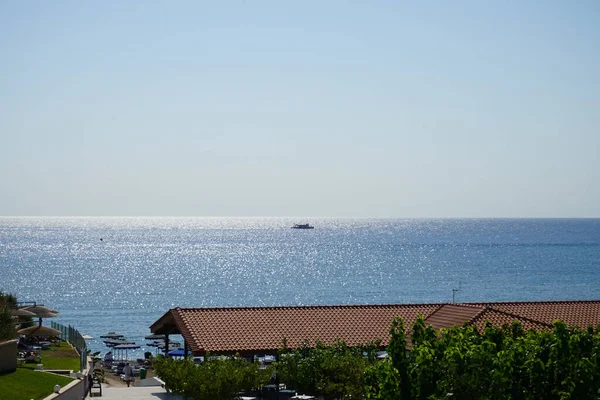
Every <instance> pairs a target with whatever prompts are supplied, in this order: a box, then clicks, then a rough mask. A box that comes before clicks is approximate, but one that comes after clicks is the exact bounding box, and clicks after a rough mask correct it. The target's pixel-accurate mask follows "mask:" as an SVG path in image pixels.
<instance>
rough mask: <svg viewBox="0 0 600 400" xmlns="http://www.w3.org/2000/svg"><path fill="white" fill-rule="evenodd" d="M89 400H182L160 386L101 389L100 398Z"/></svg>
mask: <svg viewBox="0 0 600 400" xmlns="http://www.w3.org/2000/svg"><path fill="white" fill-rule="evenodd" d="M86 399H90V400H97V399H99V400H167V399H168V400H183V398H182V397H181V396H175V395H173V394H169V393H167V391H166V390H165V389H163V388H161V387H160V386H152V387H135V386H132V387H118V386H110V387H102V397H86Z"/></svg>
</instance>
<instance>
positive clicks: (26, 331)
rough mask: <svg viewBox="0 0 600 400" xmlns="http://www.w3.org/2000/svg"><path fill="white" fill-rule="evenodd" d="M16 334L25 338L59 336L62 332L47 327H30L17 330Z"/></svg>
mask: <svg viewBox="0 0 600 400" xmlns="http://www.w3.org/2000/svg"><path fill="white" fill-rule="evenodd" d="M17 333H18V334H19V335H25V336H59V335H60V334H61V333H62V332H61V331H59V330H57V329H54V328H50V327H49V326H30V327H29V328H23V329H19V330H18V331H17Z"/></svg>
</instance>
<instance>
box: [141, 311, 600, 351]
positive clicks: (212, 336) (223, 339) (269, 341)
mask: <svg viewBox="0 0 600 400" xmlns="http://www.w3.org/2000/svg"><path fill="white" fill-rule="evenodd" d="M419 314H422V315H423V316H424V317H425V320H426V322H427V323H429V324H431V325H432V326H433V327H434V328H436V329H439V328H444V327H450V326H453V325H462V324H464V323H465V322H467V323H472V324H475V325H477V326H478V327H480V329H481V328H482V327H483V326H484V325H485V322H486V321H488V320H489V321H490V322H492V324H494V325H502V324H504V323H509V324H510V323H512V321H514V320H515V319H517V320H519V321H521V323H522V324H523V326H524V327H525V328H526V329H543V328H547V327H549V326H551V324H552V323H553V321H554V320H556V319H561V320H563V321H565V322H566V323H567V324H569V325H577V326H581V327H584V326H587V325H600V300H594V301H554V302H520V303H519V302H506V303H461V304H387V305H355V306H353V305H344V306H298V307H228V308H175V309H171V310H169V311H168V312H167V313H165V314H164V315H163V316H162V317H160V318H159V319H158V320H157V321H156V322H155V323H154V324H152V326H151V327H150V329H151V331H152V332H154V333H179V332H180V333H181V334H182V335H183V336H184V338H185V340H186V342H187V343H188V344H189V346H190V349H191V350H192V351H193V353H194V354H196V355H202V354H204V353H205V352H206V351H208V352H213V353H238V352H239V353H240V354H244V353H245V354H249V353H259V352H267V351H272V352H274V351H276V350H278V349H279V348H281V346H282V344H283V340H284V338H285V340H286V341H287V345H288V347H291V348H294V347H297V346H299V345H301V344H302V343H303V342H308V344H310V345H314V344H315V342H316V341H322V342H325V343H333V342H334V341H335V340H337V339H343V340H344V341H346V343H347V344H349V345H356V344H365V343H367V342H369V341H373V340H377V339H380V340H381V345H382V346H386V345H387V344H388V341H389V330H390V327H391V323H392V320H393V319H394V318H395V317H402V318H403V319H404V321H405V324H406V326H407V329H408V328H409V327H410V325H412V324H413V322H414V321H415V319H416V318H417V315H419Z"/></svg>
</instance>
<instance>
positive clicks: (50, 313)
mask: <svg viewBox="0 0 600 400" xmlns="http://www.w3.org/2000/svg"><path fill="white" fill-rule="evenodd" d="M23 309H24V310H25V311H29V312H31V313H33V314H35V316H36V317H38V318H39V319H40V321H39V322H40V323H39V325H40V326H42V318H54V317H56V316H57V315H58V311H56V310H53V309H52V308H49V307H46V306H44V305H41V304H40V305H37V306H30V307H24V308H23Z"/></svg>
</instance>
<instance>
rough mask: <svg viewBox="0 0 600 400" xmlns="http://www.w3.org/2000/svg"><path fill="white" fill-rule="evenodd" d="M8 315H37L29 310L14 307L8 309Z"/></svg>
mask: <svg viewBox="0 0 600 400" xmlns="http://www.w3.org/2000/svg"><path fill="white" fill-rule="evenodd" d="M10 315H12V316H13V317H37V315H35V314H34V313H32V312H31V311H27V310H26V309H24V308H14V309H12V310H10Z"/></svg>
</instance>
